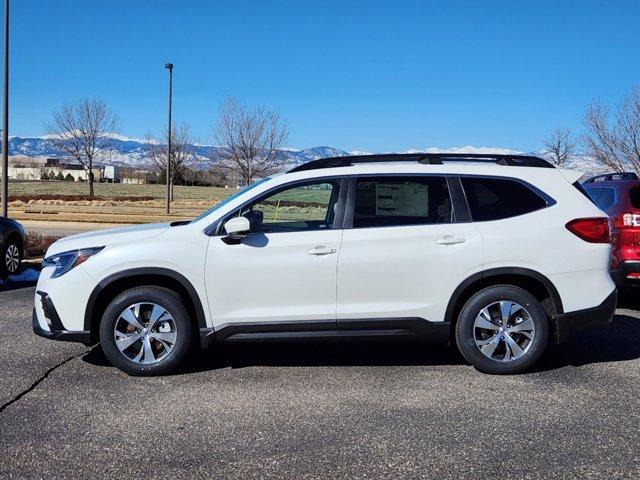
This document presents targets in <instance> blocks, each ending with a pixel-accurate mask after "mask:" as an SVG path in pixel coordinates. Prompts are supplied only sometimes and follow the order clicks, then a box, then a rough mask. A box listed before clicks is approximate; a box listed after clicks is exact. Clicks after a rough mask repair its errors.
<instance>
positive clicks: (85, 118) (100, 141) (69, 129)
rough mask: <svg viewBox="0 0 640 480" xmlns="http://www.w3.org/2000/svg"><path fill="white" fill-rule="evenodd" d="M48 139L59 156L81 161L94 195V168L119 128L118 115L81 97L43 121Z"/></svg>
mask: <svg viewBox="0 0 640 480" xmlns="http://www.w3.org/2000/svg"><path fill="white" fill-rule="evenodd" d="M44 129H45V131H46V132H47V133H48V134H49V141H50V142H51V143H52V145H53V147H54V148H55V149H56V150H57V151H58V152H60V154H62V155H66V156H69V157H71V158H73V159H74V160H76V161H77V162H78V163H80V164H81V165H82V166H83V167H84V169H85V171H86V172H87V178H88V179H89V195H90V196H93V182H94V178H93V168H94V167H95V166H98V165H100V164H101V163H102V161H103V160H104V157H103V155H104V153H106V152H107V151H108V150H110V149H111V148H112V147H113V144H114V140H115V139H114V136H113V135H112V134H114V133H117V132H118V131H119V129H120V121H119V119H118V116H117V115H116V114H115V113H114V112H113V111H112V110H111V109H110V108H109V107H108V106H107V104H106V103H105V102H103V101H102V100H99V99H95V98H93V99H89V98H81V99H80V100H78V101H77V102H73V103H65V104H64V105H63V106H62V108H61V109H60V110H56V111H54V112H53V118H52V120H51V121H48V122H45V123H44Z"/></svg>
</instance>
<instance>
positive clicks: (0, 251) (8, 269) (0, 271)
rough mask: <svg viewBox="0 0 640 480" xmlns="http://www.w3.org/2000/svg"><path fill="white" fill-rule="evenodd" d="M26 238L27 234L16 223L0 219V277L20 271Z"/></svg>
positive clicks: (3, 218)
mask: <svg viewBox="0 0 640 480" xmlns="http://www.w3.org/2000/svg"><path fill="white" fill-rule="evenodd" d="M26 236H27V233H26V232H25V230H24V228H22V225H20V224H19V223H18V222H16V221H15V220H11V219H10V218H7V217H0V259H1V261H0V277H5V276H6V275H14V274H16V273H18V271H19V270H20V263H21V262H22V259H23V258H24V253H25V245H26V243H25V238H26Z"/></svg>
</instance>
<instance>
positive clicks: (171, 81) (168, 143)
mask: <svg viewBox="0 0 640 480" xmlns="http://www.w3.org/2000/svg"><path fill="white" fill-rule="evenodd" d="M164 68H167V69H168V70H169V125H168V126H167V215H169V213H171V182H170V180H169V179H170V178H171V175H170V174H171V97H172V95H173V63H166V64H165V65H164Z"/></svg>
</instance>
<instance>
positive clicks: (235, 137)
mask: <svg viewBox="0 0 640 480" xmlns="http://www.w3.org/2000/svg"><path fill="white" fill-rule="evenodd" d="M213 136H214V139H215V141H216V143H217V144H218V145H219V146H220V147H222V153H221V154H220V155H221V156H220V158H217V159H212V161H214V162H215V161H219V162H220V163H219V164H220V165H222V166H224V167H226V168H227V169H229V170H230V171H232V172H234V173H236V174H237V175H238V176H239V177H241V178H242V180H243V182H244V183H245V184H246V185H248V184H250V183H251V182H252V181H253V180H254V179H255V178H259V177H264V176H266V175H269V174H270V173H273V172H275V171H277V170H278V169H279V168H281V167H282V166H284V164H285V163H286V157H285V156H284V155H282V152H281V151H280V149H281V148H282V147H284V146H285V143H286V141H287V138H288V137H289V131H288V128H287V125H286V122H285V121H284V120H282V119H281V118H280V114H279V113H278V112H277V111H271V110H266V109H265V108H264V107H259V106H258V107H248V106H245V105H243V104H241V103H240V102H239V101H238V100H237V99H235V98H233V97H227V98H226V99H225V100H224V102H223V103H222V105H221V106H220V108H219V110H218V121H217V123H216V125H215V126H214V128H213Z"/></svg>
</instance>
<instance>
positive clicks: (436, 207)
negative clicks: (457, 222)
mask: <svg viewBox="0 0 640 480" xmlns="http://www.w3.org/2000/svg"><path fill="white" fill-rule="evenodd" d="M452 214H453V211H452V207H451V198H450V196H449V189H448V187H447V180H446V178H444V177H422V176H417V177H395V176H394V177H363V178H358V180H357V181H356V196H355V205H354V217H353V227H354V228H367V227H390V226H400V225H429V224H436V223H450V222H451V219H452Z"/></svg>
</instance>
